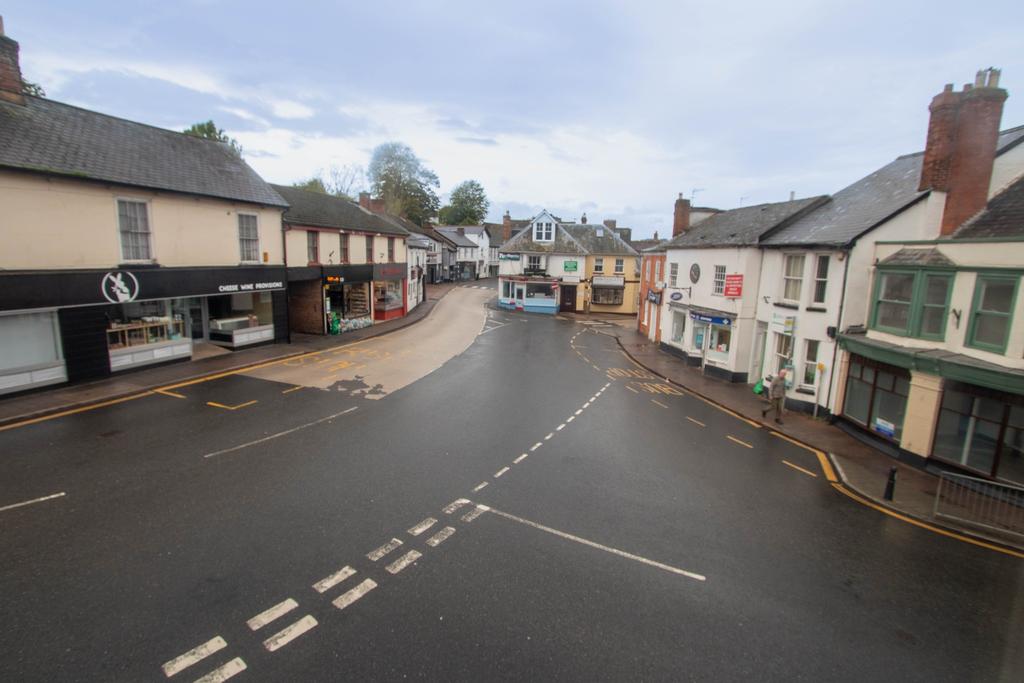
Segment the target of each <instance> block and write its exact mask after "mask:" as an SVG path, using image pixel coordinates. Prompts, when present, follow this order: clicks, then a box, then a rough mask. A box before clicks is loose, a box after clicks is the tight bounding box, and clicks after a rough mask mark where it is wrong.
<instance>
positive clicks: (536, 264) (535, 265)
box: [526, 256, 540, 270]
mask: <svg viewBox="0 0 1024 683" xmlns="http://www.w3.org/2000/svg"><path fill="white" fill-rule="evenodd" d="M526 268H527V270H540V256H529V257H528V258H527V264H526Z"/></svg>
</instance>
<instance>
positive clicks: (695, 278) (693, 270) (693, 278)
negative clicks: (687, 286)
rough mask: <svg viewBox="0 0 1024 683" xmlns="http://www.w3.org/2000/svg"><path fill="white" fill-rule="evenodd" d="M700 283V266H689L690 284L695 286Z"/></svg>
mask: <svg viewBox="0 0 1024 683" xmlns="http://www.w3.org/2000/svg"><path fill="white" fill-rule="evenodd" d="M699 281H700V264H699V263H694V264H693V265H692V266H690V282H692V283H693V284H697V283H698V282H699Z"/></svg>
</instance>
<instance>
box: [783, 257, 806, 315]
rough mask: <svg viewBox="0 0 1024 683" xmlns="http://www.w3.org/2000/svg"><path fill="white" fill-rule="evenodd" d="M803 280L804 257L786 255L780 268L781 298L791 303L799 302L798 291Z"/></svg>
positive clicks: (801, 286)
mask: <svg viewBox="0 0 1024 683" xmlns="http://www.w3.org/2000/svg"><path fill="white" fill-rule="evenodd" d="M803 280H804V255H803V254H787V255H786V256H785V260H784V261H783V266H782V298H783V300H784V301H789V302H792V303H799V302H800V290H801V289H802V288H803Z"/></svg>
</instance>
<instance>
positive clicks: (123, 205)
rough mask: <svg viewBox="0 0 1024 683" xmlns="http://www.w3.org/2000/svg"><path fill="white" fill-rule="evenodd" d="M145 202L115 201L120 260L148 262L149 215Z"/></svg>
mask: <svg viewBox="0 0 1024 683" xmlns="http://www.w3.org/2000/svg"><path fill="white" fill-rule="evenodd" d="M147 210H148V207H147V205H146V202H134V201H131V200H128V199H118V200H117V223H118V229H119V230H120V231H121V260H123V261H150V260H152V258H153V252H152V249H151V248H150V239H149V238H150V233H149V214H148V213H147Z"/></svg>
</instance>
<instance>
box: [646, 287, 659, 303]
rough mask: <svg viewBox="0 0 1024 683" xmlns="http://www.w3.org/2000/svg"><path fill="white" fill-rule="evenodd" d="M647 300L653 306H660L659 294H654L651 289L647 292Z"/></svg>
mask: <svg viewBox="0 0 1024 683" xmlns="http://www.w3.org/2000/svg"><path fill="white" fill-rule="evenodd" d="M647 300H648V301H650V302H651V303H652V304H654V305H655V306H660V305H661V292H655V291H654V290H653V289H648V290H647Z"/></svg>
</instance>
